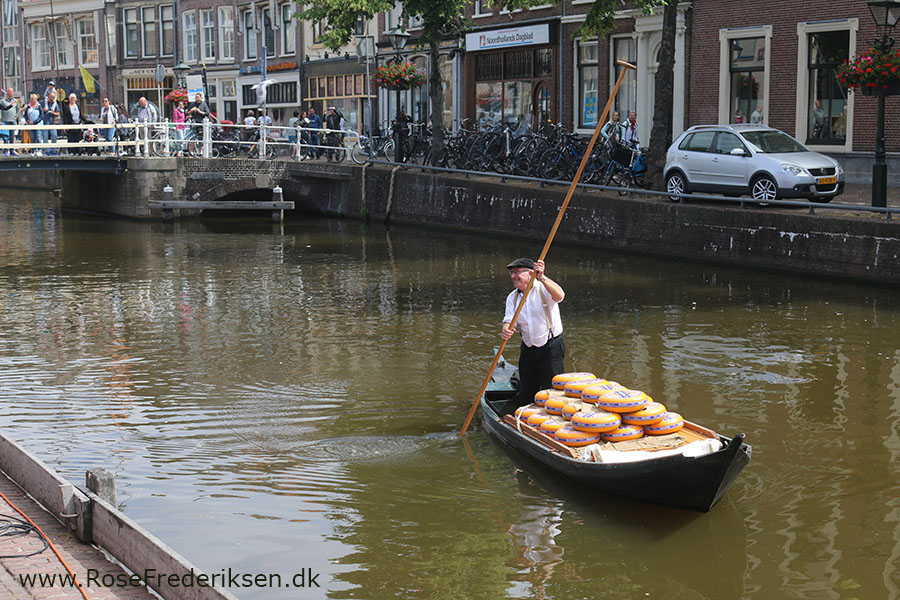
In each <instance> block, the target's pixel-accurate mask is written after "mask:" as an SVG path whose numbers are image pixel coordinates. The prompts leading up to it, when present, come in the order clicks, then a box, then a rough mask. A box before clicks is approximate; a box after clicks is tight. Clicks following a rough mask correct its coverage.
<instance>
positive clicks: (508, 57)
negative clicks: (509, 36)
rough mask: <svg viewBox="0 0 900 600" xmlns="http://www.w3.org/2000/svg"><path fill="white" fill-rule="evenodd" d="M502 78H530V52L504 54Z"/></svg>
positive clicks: (519, 51)
mask: <svg viewBox="0 0 900 600" xmlns="http://www.w3.org/2000/svg"><path fill="white" fill-rule="evenodd" d="M503 58H504V61H503V62H504V63H505V64H504V65H503V78H504V79H518V78H525V77H528V78H530V77H531V50H512V51H509V52H505V53H504V57H503Z"/></svg>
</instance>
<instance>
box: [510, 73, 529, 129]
mask: <svg viewBox="0 0 900 600" xmlns="http://www.w3.org/2000/svg"><path fill="white" fill-rule="evenodd" d="M531 89H532V84H531V82H530V81H507V82H506V83H505V84H504V90H503V92H504V93H503V122H504V123H505V124H506V125H509V126H510V127H511V128H516V127H518V126H519V123H521V122H522V121H523V120H528V121H530V119H531Z"/></svg>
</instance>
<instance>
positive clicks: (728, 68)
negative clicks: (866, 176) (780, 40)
mask: <svg viewBox="0 0 900 600" xmlns="http://www.w3.org/2000/svg"><path fill="white" fill-rule="evenodd" d="M772 30H773V28H772V26H771V25H764V26H762V27H736V28H734V29H720V30H719V99H718V104H719V114H718V122H719V123H736V122H738V123H746V122H749V121H750V119H751V118H753V119H761V120H762V122H765V121H766V119H767V117H768V111H769V106H768V99H767V95H768V90H769V62H770V56H771V51H770V50H771V42H772ZM801 39H802V38H801ZM800 46H801V47H802V48H803V49H804V50H803V51H804V52H805V48H806V45H805V44H802V43H801V44H800ZM799 54H800V53H799V52H798V55H799ZM804 64H805V62H804ZM799 69H800V70H801V71H802V69H803V65H801V66H800V67H799ZM800 79H801V80H803V78H802V77H800ZM804 85H805V83H804ZM757 109H760V110H757ZM754 112H755V113H756V115H754Z"/></svg>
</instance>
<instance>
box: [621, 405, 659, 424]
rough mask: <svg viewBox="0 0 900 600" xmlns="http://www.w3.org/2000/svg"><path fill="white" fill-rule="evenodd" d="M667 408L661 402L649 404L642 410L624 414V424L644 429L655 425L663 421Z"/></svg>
mask: <svg viewBox="0 0 900 600" xmlns="http://www.w3.org/2000/svg"><path fill="white" fill-rule="evenodd" d="M665 414H666V407H665V406H663V405H662V404H660V403H659V402H648V403H647V404H646V405H645V406H644V407H643V408H642V409H641V410H637V411H634V412H630V413H622V422H623V423H627V424H628V425H637V426H638V427H644V426H646V425H653V424H655V423H659V422H660V421H662V420H663V417H664V416H665Z"/></svg>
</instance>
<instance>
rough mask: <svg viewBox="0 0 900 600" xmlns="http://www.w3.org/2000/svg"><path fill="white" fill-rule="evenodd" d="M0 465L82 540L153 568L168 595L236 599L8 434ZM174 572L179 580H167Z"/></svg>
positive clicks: (0, 438) (0, 441)
mask: <svg viewBox="0 0 900 600" xmlns="http://www.w3.org/2000/svg"><path fill="white" fill-rule="evenodd" d="M0 470H2V471H3V472H4V473H6V475H7V476H8V477H9V478H10V479H11V480H13V481H14V482H15V483H16V485H18V486H19V487H21V488H22V489H23V490H25V492H27V493H28V494H30V495H31V496H32V497H33V498H34V499H35V500H37V501H38V503H40V504H41V505H42V506H43V507H44V508H45V509H46V510H47V511H48V512H49V513H50V514H51V515H53V516H54V517H56V519H57V520H59V521H60V522H62V523H63V524H67V523H68V526H69V527H70V528H71V529H74V531H75V534H76V535H77V537H78V539H79V540H81V541H83V542H87V543H94V544H96V545H98V546H100V547H101V548H103V549H104V550H106V551H107V552H108V553H109V554H110V555H111V556H112V557H113V558H115V559H116V560H118V561H119V562H120V563H122V564H123V565H125V566H126V567H128V568H129V569H130V570H131V571H132V572H134V573H136V574H137V575H138V576H139V577H141V578H142V579H144V577H145V576H146V575H147V574H148V573H152V574H154V576H155V577H158V578H159V579H158V580H155V581H146V583H147V584H148V585H149V587H151V588H152V589H153V590H154V591H156V592H157V593H158V594H159V595H160V596H162V597H163V598H164V599H165V600H237V598H236V597H235V596H234V595H232V594H231V593H229V592H227V591H225V590H220V589H216V588H214V587H211V586H208V585H207V586H203V585H201V582H202V581H204V580H203V579H202V578H201V576H203V572H202V571H201V570H200V569H198V568H197V567H195V566H193V565H192V564H191V563H189V562H188V561H187V560H186V559H184V558H183V557H182V556H181V555H180V554H178V553H177V552H176V551H175V550H173V549H172V548H170V547H169V546H167V545H166V544H164V543H163V542H162V541H160V540H159V539H158V538H156V537H155V536H154V535H153V534H151V533H150V532H148V531H147V530H146V529H144V528H143V527H141V526H140V525H138V524H137V523H135V522H134V521H133V520H131V519H130V518H129V517H127V516H126V515H125V514H123V513H121V512H120V511H119V510H118V509H117V508H116V507H115V506H112V505H111V504H109V503H107V502H106V501H104V500H102V499H101V498H100V497H98V496H97V495H95V494H93V493H91V492H88V493H87V494H85V493H83V492H81V491H80V490H78V489H77V488H75V487H74V486H73V485H72V484H71V483H69V482H68V481H66V480H65V479H63V478H62V477H60V476H59V475H58V474H57V473H56V472H55V471H53V469H51V468H50V467H48V466H47V465H46V464H44V463H43V462H42V461H41V460H40V459H39V458H37V457H36V456H34V455H33V454H31V453H30V452H28V451H27V450H25V449H24V448H22V447H21V446H19V445H18V444H16V443H15V442H13V441H11V440H9V439H8V438H7V437H6V436H4V435H3V434H0ZM60 490H63V493H61V492H60ZM72 514H74V515H75V516H73V517H65V516H64V515H72ZM169 577H171V578H172V581H173V582H175V583H176V585H171V583H170V582H169V581H167V579H168V578H169ZM147 579H149V577H147ZM176 579H177V581H175V580H176ZM206 581H209V579H208V578H207V579H206ZM188 582H191V583H190V584H188Z"/></svg>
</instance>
